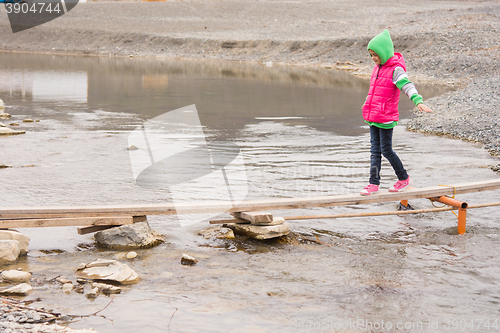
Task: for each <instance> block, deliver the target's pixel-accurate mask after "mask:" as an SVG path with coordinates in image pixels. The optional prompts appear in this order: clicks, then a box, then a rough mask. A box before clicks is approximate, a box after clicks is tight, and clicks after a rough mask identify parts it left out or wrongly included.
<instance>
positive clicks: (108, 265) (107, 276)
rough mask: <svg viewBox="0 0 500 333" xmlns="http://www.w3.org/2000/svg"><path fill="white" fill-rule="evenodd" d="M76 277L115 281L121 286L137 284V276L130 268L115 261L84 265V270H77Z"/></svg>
mask: <svg viewBox="0 0 500 333" xmlns="http://www.w3.org/2000/svg"><path fill="white" fill-rule="evenodd" d="M76 276H77V277H79V278H83V279H90V280H102V281H115V282H118V283H121V284H132V283H137V282H139V280H140V278H139V275H137V273H136V272H135V271H134V270H133V269H132V268H130V267H128V266H127V265H125V264H122V263H120V262H118V261H116V260H102V259H98V260H97V261H94V262H91V263H89V264H87V265H85V268H84V269H81V270H78V271H77V273H76Z"/></svg>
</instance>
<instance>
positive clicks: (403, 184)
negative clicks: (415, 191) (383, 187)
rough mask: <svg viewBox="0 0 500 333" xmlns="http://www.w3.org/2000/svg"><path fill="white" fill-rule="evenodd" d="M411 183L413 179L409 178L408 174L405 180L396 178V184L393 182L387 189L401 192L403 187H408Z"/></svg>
mask: <svg viewBox="0 0 500 333" xmlns="http://www.w3.org/2000/svg"><path fill="white" fill-rule="evenodd" d="M411 184H413V181H412V180H411V178H410V176H408V179H406V180H398V181H397V182H396V184H394V185H393V186H392V187H391V188H390V189H389V192H401V191H403V190H404V189H406V188H408V187H410V185H411Z"/></svg>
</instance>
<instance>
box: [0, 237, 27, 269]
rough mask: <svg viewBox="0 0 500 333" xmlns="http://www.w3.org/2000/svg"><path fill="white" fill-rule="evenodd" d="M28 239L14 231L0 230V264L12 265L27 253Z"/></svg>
mask: <svg viewBox="0 0 500 333" xmlns="http://www.w3.org/2000/svg"><path fill="white" fill-rule="evenodd" d="M29 242H30V238H29V237H28V236H26V235H23V234H21V233H19V232H17V231H15V230H0V264H1V263H4V264H5V263H13V262H15V261H17V258H18V257H19V255H26V254H27V253H28V246H29Z"/></svg>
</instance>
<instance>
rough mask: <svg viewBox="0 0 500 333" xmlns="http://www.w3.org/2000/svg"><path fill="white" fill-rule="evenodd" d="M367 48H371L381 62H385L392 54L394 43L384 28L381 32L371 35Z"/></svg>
mask: <svg viewBox="0 0 500 333" xmlns="http://www.w3.org/2000/svg"><path fill="white" fill-rule="evenodd" d="M367 49H368V50H373V51H375V53H377V54H378V56H379V57H380V60H381V64H382V65H383V64H385V63H386V62H387V60H389V59H390V58H391V57H392V56H394V44H392V39H391V35H390V34H389V30H387V29H386V30H384V31H383V32H382V33H381V34H378V35H377V36H375V37H373V38H372V40H371V41H370V42H369V43H368V46H367Z"/></svg>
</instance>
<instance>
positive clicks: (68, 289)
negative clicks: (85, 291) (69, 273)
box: [62, 283, 73, 293]
mask: <svg viewBox="0 0 500 333" xmlns="http://www.w3.org/2000/svg"><path fill="white" fill-rule="evenodd" d="M62 290H63V291H64V292H65V293H70V292H71V291H72V290H73V284H72V283H65V284H63V286H62Z"/></svg>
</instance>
